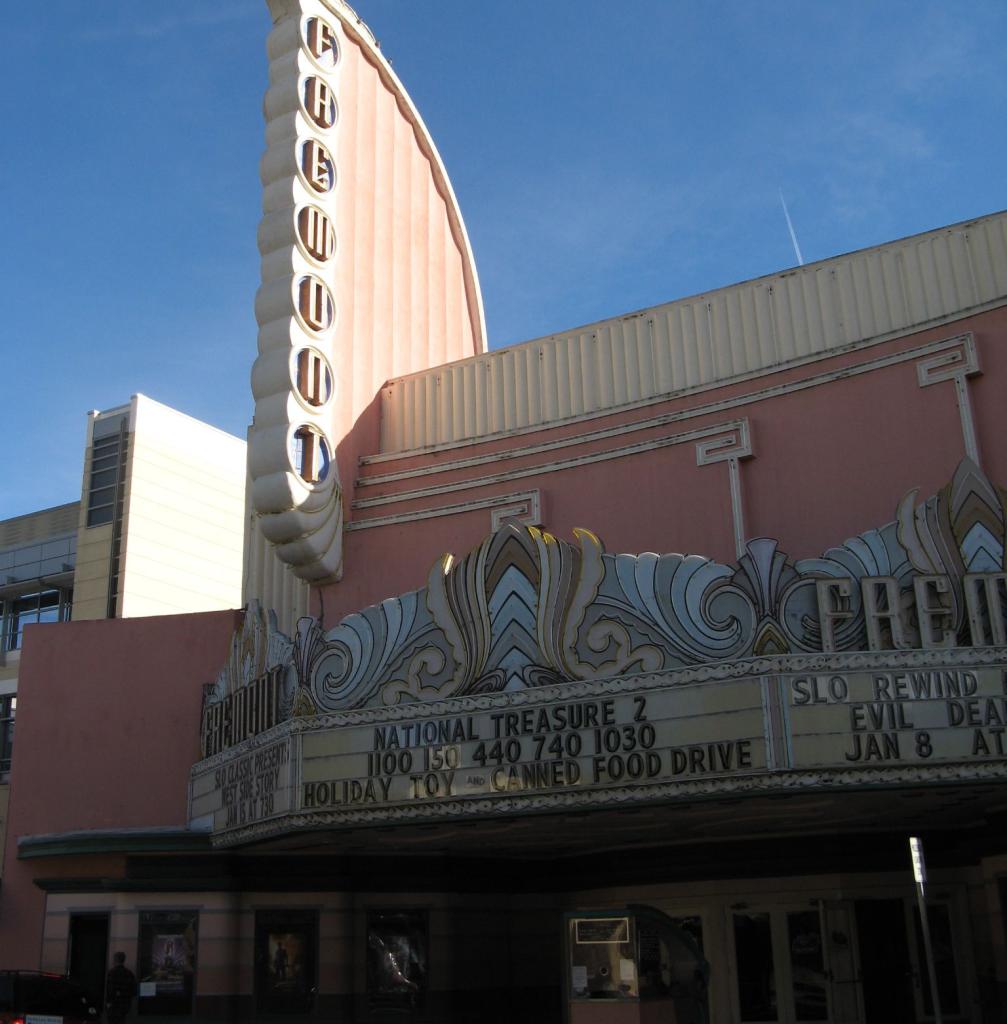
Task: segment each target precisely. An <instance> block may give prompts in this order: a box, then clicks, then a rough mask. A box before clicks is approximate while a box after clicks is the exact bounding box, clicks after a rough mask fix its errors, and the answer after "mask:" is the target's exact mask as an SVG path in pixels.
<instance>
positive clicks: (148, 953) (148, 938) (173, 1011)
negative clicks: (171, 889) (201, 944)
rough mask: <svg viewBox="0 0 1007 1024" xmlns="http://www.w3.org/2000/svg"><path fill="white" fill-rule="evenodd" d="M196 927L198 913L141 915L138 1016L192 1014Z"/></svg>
mask: <svg viewBox="0 0 1007 1024" xmlns="http://www.w3.org/2000/svg"><path fill="white" fill-rule="evenodd" d="M198 924H199V914H198V913H197V912H196V911H194V910H180V911H144V912H142V913H141V914H140V947H139V954H138V956H137V966H138V968H139V971H138V974H139V981H140V992H139V1004H138V1009H139V1012H140V1014H141V1015H147V1016H149V1015H152V1014H156V1015H164V1016H184V1015H187V1014H190V1013H192V995H193V992H194V991H195V978H196V933H197V928H198Z"/></svg>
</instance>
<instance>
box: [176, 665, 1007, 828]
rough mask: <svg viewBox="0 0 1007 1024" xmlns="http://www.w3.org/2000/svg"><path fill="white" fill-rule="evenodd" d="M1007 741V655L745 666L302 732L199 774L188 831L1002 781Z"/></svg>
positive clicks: (245, 749) (423, 707) (347, 721)
mask: <svg viewBox="0 0 1007 1024" xmlns="http://www.w3.org/2000/svg"><path fill="white" fill-rule="evenodd" d="M1005 737H1007V650H1005V649H1003V648H996V649H979V650H972V649H957V650H954V651H947V652H942V653H941V654H939V655H938V654H936V653H935V652H924V651H917V652H909V653H901V652H900V653H894V652H893V653H891V654H887V655H886V654H875V655H870V654H862V655H858V656H849V655H833V656H831V657H826V658H822V657H817V658H815V657H809V656H789V657H788V656H782V657H774V658H762V659H750V660H747V661H740V662H732V663H721V664H718V665H715V666H707V667H705V668H703V669H698V670H697V669H688V670H682V671H679V672H674V673H667V674H656V675H646V676H638V677H632V678H626V679H619V680H605V681H597V682H593V683H580V684H570V685H568V686H553V687H547V688H542V689H538V690H524V691H518V692H516V693H503V694H495V695H485V696H481V697H463V698H456V699H453V700H449V701H438V702H431V703H426V704H424V703H415V704H411V705H406V706H402V707H398V708H387V709H367V710H361V711H355V712H346V713H341V714H334V715H326V716H318V717H305V718H299V719H294V720H291V721H288V722H287V723H285V724H283V725H280V726H277V727H275V728H274V729H272V730H270V731H269V732H267V733H264V734H262V735H260V736H257V737H255V738H254V739H253V740H251V741H246V742H245V743H244V744H242V745H241V747H240V748H237V749H235V750H234V751H226V752H223V753H221V754H218V755H215V756H214V757H212V758H209V759H207V760H206V761H204V762H202V763H201V764H200V765H197V766H196V768H195V769H194V771H193V776H192V784H191V791H190V801H191V816H192V818H193V819H194V820H202V821H203V822H205V823H209V821H210V819H211V818H212V829H213V833H214V842H215V843H218V844H219V845H229V844H232V843H240V842H245V841H250V840H253V839H257V838H265V837H267V836H269V835H275V834H280V833H284V832H287V831H290V830H296V829H302V828H309V829H310V828H320V827H328V828H332V827H345V826H350V825H358V824H376V823H388V824H391V823H395V822H406V821H410V820H424V819H426V820H429V819H431V818H454V817H470V816H472V815H475V816H495V815H500V814H515V813H517V814H520V813H524V812H527V811H531V810H549V809H551V810H562V809H567V808H569V809H578V808H580V809H583V808H588V807H602V806H611V805H612V804H613V803H618V804H633V803H637V802H645V801H655V800H660V801H676V800H685V799H688V800H695V799H701V798H704V797H708V796H715V795H718V794H722V793H729V792H732V791H737V790H739V789H740V790H744V791H746V792H753V791H760V790H761V791H773V790H776V789H788V790H791V791H792V790H793V789H794V788H795V787H800V786H802V785H808V784H812V783H813V784H814V785H816V786H829V785H832V786H835V787H843V786H847V785H851V784H853V785H865V784H883V785H889V784H891V782H892V781H895V782H901V783H909V782H912V781H913V779H914V778H919V779H920V780H922V779H925V778H933V777H947V778H958V777H963V776H962V773H964V775H965V777H981V776H982V777H1004V778H1007V738H1005ZM238 750H240V751H241V752H240V753H239V752H238ZM942 771H944V772H945V773H946V774H945V775H942V774H941V773H942ZM934 773H937V775H936V776H935V774H934ZM886 776H890V778H886ZM802 779H803V780H804V781H802Z"/></svg>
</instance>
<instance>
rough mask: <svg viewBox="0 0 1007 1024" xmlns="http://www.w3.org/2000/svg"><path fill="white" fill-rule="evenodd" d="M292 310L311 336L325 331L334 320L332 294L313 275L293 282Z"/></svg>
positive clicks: (334, 309) (334, 308)
mask: <svg viewBox="0 0 1007 1024" xmlns="http://www.w3.org/2000/svg"><path fill="white" fill-rule="evenodd" d="M294 309H295V310H296V312H297V319H298V320H299V321H300V322H301V325H302V326H303V327H304V328H305V329H306V330H308V331H310V332H311V333H312V334H322V333H323V332H325V331H327V330H328V329H329V328H330V327H331V326H332V322H333V321H334V320H335V318H336V304H335V303H334V302H333V301H332V294H331V293H330V292H329V289H328V287H326V284H325V282H324V281H322V280H321V279H320V278H318V277H315V275H314V274H305V275H304V276H303V277H300V278H298V279H297V280H296V281H295V282H294Z"/></svg>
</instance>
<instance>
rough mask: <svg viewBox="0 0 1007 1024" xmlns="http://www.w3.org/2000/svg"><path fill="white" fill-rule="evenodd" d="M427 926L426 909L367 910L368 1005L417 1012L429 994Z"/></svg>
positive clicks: (376, 1009) (373, 1010)
mask: <svg viewBox="0 0 1007 1024" xmlns="http://www.w3.org/2000/svg"><path fill="white" fill-rule="evenodd" d="M427 946H428V927H427V913H426V911H425V910H372V911H370V912H369V913H368V914H367V1008H368V1010H369V1011H370V1012H371V1013H381V1012H383V1011H391V1012H400V1013H401V1012H405V1013H415V1012H417V1011H420V1010H422V1009H423V1004H424V1002H425V1001H426V994H427Z"/></svg>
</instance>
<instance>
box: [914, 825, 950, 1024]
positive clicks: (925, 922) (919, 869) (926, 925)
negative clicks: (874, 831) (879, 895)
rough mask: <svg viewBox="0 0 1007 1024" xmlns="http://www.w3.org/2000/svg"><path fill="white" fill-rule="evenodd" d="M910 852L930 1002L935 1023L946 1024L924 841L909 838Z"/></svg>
mask: <svg viewBox="0 0 1007 1024" xmlns="http://www.w3.org/2000/svg"><path fill="white" fill-rule="evenodd" d="M909 852H910V854H911V855H912V859H913V878H915V879H916V901H917V903H918V904H919V908H920V927H921V928H922V930H923V952H924V954H925V955H926V958H927V976H928V979H929V981H930V1002H931V1003H933V1007H934V1022H935V1024H944V1017H943V1015H942V1014H941V994H940V992H939V991H938V990H937V972H936V971H935V970H934V948H933V946H932V945H931V942H930V918H929V917H927V897H926V892H925V891H924V888H923V887H924V885H926V881H927V865H926V861H925V860H924V859H923V842H922V840H920V839H917V838H916V837H910V839H909Z"/></svg>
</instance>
